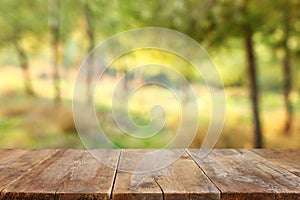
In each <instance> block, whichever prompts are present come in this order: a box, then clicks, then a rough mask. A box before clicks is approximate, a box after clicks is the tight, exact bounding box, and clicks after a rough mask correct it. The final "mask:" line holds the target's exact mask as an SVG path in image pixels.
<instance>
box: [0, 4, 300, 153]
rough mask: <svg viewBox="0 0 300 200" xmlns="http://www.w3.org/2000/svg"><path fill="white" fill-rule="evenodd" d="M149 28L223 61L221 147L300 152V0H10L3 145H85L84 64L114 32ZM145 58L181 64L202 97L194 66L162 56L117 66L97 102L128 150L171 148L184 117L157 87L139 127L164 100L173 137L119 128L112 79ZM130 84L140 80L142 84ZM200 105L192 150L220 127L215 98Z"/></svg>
mask: <svg viewBox="0 0 300 200" xmlns="http://www.w3.org/2000/svg"><path fill="white" fill-rule="evenodd" d="M148 26H151V27H164V28H169V29H173V30H176V31H179V32H182V33H184V34H186V35H188V36H190V37H191V38H193V39H194V40H196V41H197V42H199V43H200V44H201V45H202V46H203V47H204V48H205V49H206V51H207V52H208V54H209V55H210V56H211V59H212V60H213V61H214V63H215V64H216V67H217V68H218V70H219V72H220V74H221V76H222V79H223V81H224V85H225V89H226V96H227V97H226V98H227V99H226V120H225V124H224V128H223V131H222V134H221V136H220V139H219V141H218V143H217V145H216V147H218V148H252V147H267V148H299V147H300V124H299V123H298V121H299V119H300V99H299V95H300V66H299V65H300V2H299V1H298V0H284V1H281V0H274V1H269V0H259V1H258V0H253V1H247V0H218V1H216V0H185V1H183V0H166V1H158V0H156V1H146V0H141V1H121V0H112V1H105V0H76V1H74V0H63V1H60V0H49V1H44V0H27V1H19V0H18V1H17V0H1V3H0V147H1V148H17V147H20V148H23V147H24V148H27V147H28V148H49V147H51V148H57V147H66V148H67V147H75V148H82V147H83V145H82V143H81V141H80V139H79V137H78V135H77V132H76V128H75V125H74V121H73V116H72V93H73V89H74V82H75V79H76V75H77V72H78V69H79V67H80V65H81V63H82V61H83V60H84V59H85V58H86V56H87V55H88V54H89V52H90V51H91V50H92V49H93V48H94V47H95V46H96V45H97V44H98V43H99V42H101V41H103V40H104V39H106V38H108V37H109V36H112V35H114V34H116V33H119V32H121V31H126V30H129V29H133V28H140V27H148ZM138 57H139V58H140V59H145V60H147V59H148V60H149V59H150V60H151V61H156V62H158V63H161V62H164V61H166V60H168V63H169V64H170V63H177V64H180V65H182V67H183V68H184V70H185V73H184V75H185V76H186V78H187V79H188V80H190V81H191V84H193V85H195V87H196V88H198V89H197V90H196V91H197V92H200V93H201V92H203V90H205V87H203V85H201V83H198V82H197V81H196V79H195V78H194V77H193V71H192V69H191V68H190V67H189V66H188V64H186V63H180V62H178V61H177V60H176V59H178V58H174V57H172V56H170V55H161V54H159V53H156V52H150V53H149V52H147V53H145V52H136V53H135V54H134V55H132V56H131V57H130V58H128V59H125V60H126V61H122V59H121V61H119V63H118V64H117V65H116V66H121V67H115V68H112V70H111V75H110V76H109V77H106V78H105V79H104V83H103V84H104V87H102V89H103V90H102V91H98V93H97V95H95V99H97V98H100V99H101V101H96V102H100V103H97V104H96V108H97V114H98V118H99V121H100V124H101V126H102V127H103V128H104V129H105V130H107V132H109V134H110V135H109V137H110V138H111V140H112V141H113V142H114V143H115V144H116V145H117V146H119V147H123V148H127V147H131V148H142V147H145V148H153V147H161V146H163V145H164V144H165V143H166V142H167V141H169V140H170V139H171V138H172V137H173V134H174V133H175V132H176V129H177V128H178V119H179V117H180V115H179V114H180V112H178V111H176V109H173V108H172V106H173V105H174V106H175V104H176V102H175V103H173V104H170V103H169V102H168V100H166V99H168V96H167V94H166V96H164V93H160V91H158V90H157V88H148V90H149V91H148V92H145V93H144V94H143V93H141V94H140V95H137V96H136V97H135V99H133V100H132V104H131V107H130V108H131V113H132V117H133V119H134V120H135V121H136V122H137V123H141V124H143V123H145V124H147V123H148V122H149V116H148V115H147V113H146V111H147V108H149V106H150V105H151V103H153V101H155V100H157V99H156V97H157V95H160V96H161V102H162V104H164V105H168V106H170V110H171V111H170V113H169V115H168V116H169V117H170V119H169V121H168V123H167V124H166V127H165V129H164V130H163V134H161V135H159V136H157V137H153V138H151V139H149V140H145V141H136V140H134V139H132V138H129V137H127V136H124V134H122V133H121V132H120V130H117V129H116V127H115V126H114V124H113V119H112V114H111V110H110V109H111V108H110V105H109V101H110V92H111V90H112V82H113V81H114V80H117V79H118V78H119V77H120V76H121V75H122V74H124V73H126V71H127V70H128V68H127V66H130V65H133V64H134V63H136V62H137V61H136V60H134V58H138ZM186 70H187V71H186ZM151 76H159V74H152V75H151V74H150V75H149V77H151ZM149 77H148V78H149ZM145 78H147V77H145ZM127 81H128V83H126V84H134V82H133V81H134V79H129V80H127ZM87 84H88V81H87ZM197 85H198V86H197ZM125 86H126V85H125ZM179 89H180V87H179ZM183 91H184V89H183ZM203 93H205V92H203ZM151 94H153V95H151ZM199 101H200V108H199V112H200V115H201V126H200V127H199V130H198V133H197V135H196V137H195V139H194V142H193V144H192V145H191V147H200V145H201V143H202V140H203V137H204V135H205V133H206V130H207V127H208V125H209V122H210V118H209V116H207V115H203V113H207V112H210V109H209V106H207V105H210V99H209V97H208V96H205V95H203V96H202V98H201V99H200V100H199ZM139 102H140V103H139ZM141 102H142V103H141ZM148 104H149V105H148ZM201 113H202V114H201Z"/></svg>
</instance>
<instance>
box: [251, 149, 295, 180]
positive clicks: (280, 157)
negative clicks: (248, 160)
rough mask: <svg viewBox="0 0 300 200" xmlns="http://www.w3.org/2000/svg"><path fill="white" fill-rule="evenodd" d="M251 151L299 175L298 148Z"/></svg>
mask: <svg viewBox="0 0 300 200" xmlns="http://www.w3.org/2000/svg"><path fill="white" fill-rule="evenodd" d="M251 151H252V152H254V153H256V154H258V155H260V156H261V157H263V158H265V159H266V160H268V161H269V162H271V163H274V164H276V165H279V166H280V167H282V168H284V169H287V170H288V171H289V172H291V173H293V174H296V175H297V176H299V177H300V150H299V149H285V150H280V149H253V150H251Z"/></svg>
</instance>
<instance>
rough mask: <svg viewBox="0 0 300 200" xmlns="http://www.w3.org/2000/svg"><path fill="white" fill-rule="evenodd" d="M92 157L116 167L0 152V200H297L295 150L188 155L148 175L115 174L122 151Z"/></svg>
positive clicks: (71, 154)
mask: <svg viewBox="0 0 300 200" xmlns="http://www.w3.org/2000/svg"><path fill="white" fill-rule="evenodd" d="M95 151H98V153H100V154H101V153H102V154H105V155H109V159H111V160H110V161H111V162H115V163H116V165H115V166H116V167H115V168H110V167H108V166H106V165H104V164H102V163H101V162H99V161H98V160H96V159H95V158H94V157H93V156H92V155H91V154H89V153H88V152H87V151H86V150H80V149H43V150H27V149H26V150H24V149H13V150H8V149H3V150H0V188H1V196H0V198H1V199H155V200H156V199H162V200H164V199H165V200H167V199H247V200H250V199H255V200H259V199H261V200H269V199H290V200H297V199H298V200H299V199H300V150H269V149H262V150H256V149H255V150H246V149H224V150H221V149H215V150H213V151H212V152H211V153H210V154H209V155H208V156H207V157H206V158H204V159H200V158H199V157H197V155H198V154H197V150H190V149H189V150H186V153H185V154H184V155H183V156H182V157H180V158H179V159H178V160H177V161H175V162H173V163H172V164H171V165H169V166H168V167H166V168H164V169H162V170H160V171H161V172H155V173H152V174H132V173H128V172H121V171H119V170H118V169H120V168H121V167H122V165H125V164H126V163H124V162H120V160H121V159H122V157H123V156H124V155H125V154H124V153H126V151H128V150H122V151H121V150H95ZM131 151H132V150H131ZM135 163H137V161H135V160H134V158H132V162H131V164H135ZM133 182H134V184H133Z"/></svg>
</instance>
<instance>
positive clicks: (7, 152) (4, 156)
mask: <svg viewBox="0 0 300 200" xmlns="http://www.w3.org/2000/svg"><path fill="white" fill-rule="evenodd" d="M26 152H28V150H25V149H15V150H13V149H1V153H0V168H1V167H6V166H7V165H9V163H11V162H12V161H14V160H16V159H18V158H19V157H21V156H23V155H24V154H26Z"/></svg>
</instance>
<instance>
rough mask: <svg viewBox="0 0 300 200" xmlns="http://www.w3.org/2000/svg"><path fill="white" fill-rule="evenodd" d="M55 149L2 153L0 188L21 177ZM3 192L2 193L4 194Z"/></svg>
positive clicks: (17, 150) (0, 160) (0, 156)
mask: <svg viewBox="0 0 300 200" xmlns="http://www.w3.org/2000/svg"><path fill="white" fill-rule="evenodd" d="M54 153H55V150H32V151H29V150H23V149H16V150H6V151H3V152H1V154H0V189H1V191H2V192H3V190H4V189H5V188H6V187H7V186H8V185H9V184H10V183H12V182H13V181H16V180H17V179H21V177H22V176H23V175H24V174H25V173H26V172H28V171H30V170H32V169H33V168H34V167H36V166H37V165H38V164H40V163H41V162H42V161H43V160H45V159H47V158H48V157H49V156H51V155H52V154H54ZM2 192H1V194H2Z"/></svg>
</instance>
